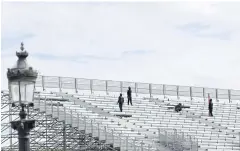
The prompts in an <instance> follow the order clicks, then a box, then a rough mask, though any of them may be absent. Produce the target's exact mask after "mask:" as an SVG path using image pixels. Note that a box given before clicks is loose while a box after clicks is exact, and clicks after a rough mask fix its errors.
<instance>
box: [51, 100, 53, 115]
mask: <svg viewBox="0 0 240 151" xmlns="http://www.w3.org/2000/svg"><path fill="white" fill-rule="evenodd" d="M51 110H52V116H53V101H52V99H51Z"/></svg>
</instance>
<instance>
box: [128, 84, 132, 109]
mask: <svg viewBox="0 0 240 151" xmlns="http://www.w3.org/2000/svg"><path fill="white" fill-rule="evenodd" d="M127 97H128V105H129V102H130V103H131V105H132V90H131V87H128V91H127Z"/></svg>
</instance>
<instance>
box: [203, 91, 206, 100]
mask: <svg viewBox="0 0 240 151" xmlns="http://www.w3.org/2000/svg"><path fill="white" fill-rule="evenodd" d="M203 98H204V101H205V98H206V96H205V88H203Z"/></svg>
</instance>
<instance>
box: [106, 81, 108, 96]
mask: <svg viewBox="0 0 240 151" xmlns="http://www.w3.org/2000/svg"><path fill="white" fill-rule="evenodd" d="M106 94H107V95H108V81H107V80H106Z"/></svg>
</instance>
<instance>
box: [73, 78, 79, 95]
mask: <svg viewBox="0 0 240 151" xmlns="http://www.w3.org/2000/svg"><path fill="white" fill-rule="evenodd" d="M74 81H75V92H76V93H78V87H77V78H75V80H74Z"/></svg>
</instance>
